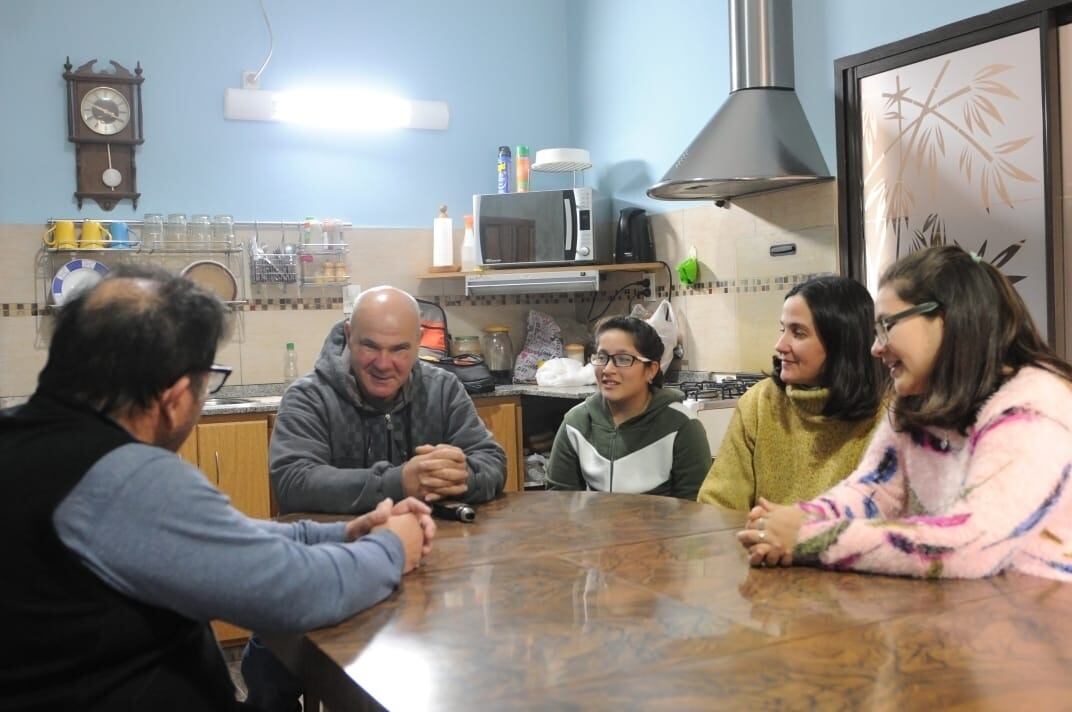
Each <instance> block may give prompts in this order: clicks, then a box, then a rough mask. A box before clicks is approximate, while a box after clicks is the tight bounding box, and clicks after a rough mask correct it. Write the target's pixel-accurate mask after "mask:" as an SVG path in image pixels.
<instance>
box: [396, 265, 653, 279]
mask: <svg viewBox="0 0 1072 712" xmlns="http://www.w3.org/2000/svg"><path fill="white" fill-rule="evenodd" d="M657 269H663V263H662V262H623V263H621V264H613V265H593V264H573V265H555V266H554V267H519V268H516V269H515V268H510V269H496V268H491V269H485V270H479V271H473V272H428V273H426V274H419V275H417V279H458V278H462V277H465V276H466V275H470V276H471V275H487V274H532V273H534V272H535V273H544V272H547V273H555V272H576V271H578V270H580V271H591V270H594V271H597V272H600V273H602V272H653V271H655V270H657Z"/></svg>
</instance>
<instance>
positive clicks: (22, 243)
mask: <svg viewBox="0 0 1072 712" xmlns="http://www.w3.org/2000/svg"><path fill="white" fill-rule="evenodd" d="M44 230H45V228H44V226H43V225H0V249H2V250H3V255H4V258H3V260H0V302H10V303H15V304H30V303H33V302H37V301H40V299H41V296H39V295H44V294H45V293H46V286H45V285H46V284H47V283H48V282H49V281H51V279H52V275H53V274H54V273H55V270H50V269H49V266H50V264H49V260H48V259H47V258H46V257H45V253H44V251H43V249H42V245H41V236H42V234H43V233H44ZM55 259H57V260H59V255H57V256H56V258H55ZM63 264H66V260H59V265H60V266H62V265H63ZM58 268H59V267H57V268H56V269H58Z"/></svg>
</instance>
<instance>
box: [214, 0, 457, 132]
mask: <svg viewBox="0 0 1072 712" xmlns="http://www.w3.org/2000/svg"><path fill="white" fill-rule="evenodd" d="M260 4H261V13H262V14H263V15H264V22H265V24H266V25H267V26H268V39H269V45H268V56H267V57H265V58H264V63H263V64H262V65H261V68H260V69H258V70H257V71H256V72H252V71H247V72H243V73H242V88H241V89H226V90H225V91H224V94H223V117H224V118H225V119H230V120H232V121H285V122H290V123H296V124H302V125H304V126H312V127H316V128H326V129H351V130H358V131H360V130H377V129H381V130H382V129H395V128H405V129H430V130H435V131H443V130H445V129H446V128H447V126H448V125H449V124H450V108H449V107H448V106H447V103H446V102H445V101H415V100H410V99H402V98H399V97H396V96H392V95H390V94H383V93H379V92H372V91H366V90H361V89H299V90H292V91H267V90H264V89H261V88H260V78H261V74H262V73H263V72H264V69H265V67H267V66H268V62H269V61H271V59H272V53H273V52H274V51H275V37H274V36H273V34H272V23H271V22H270V21H269V20H268V12H267V10H265V8H264V0H260Z"/></svg>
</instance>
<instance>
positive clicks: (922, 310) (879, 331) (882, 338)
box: [875, 302, 942, 346]
mask: <svg viewBox="0 0 1072 712" xmlns="http://www.w3.org/2000/svg"><path fill="white" fill-rule="evenodd" d="M941 307H942V305H941V304H939V303H938V302H923V303H922V304H917V305H916V306H914V307H909V308H908V309H905V310H904V311H899V312H897V313H896V314H891V315H889V316H884V317H881V318H879V319H875V340H876V341H878V342H879V343H880V344H882V345H883V346H885V345H886V344H888V343H890V329H892V328H893V327H894V326H895V325H896V324H897V322H899V321H901V320H903V319H907V318H908V317H910V316H918V315H919V314H930V313H931V312H933V311H936V310H938V309H940V308H941Z"/></svg>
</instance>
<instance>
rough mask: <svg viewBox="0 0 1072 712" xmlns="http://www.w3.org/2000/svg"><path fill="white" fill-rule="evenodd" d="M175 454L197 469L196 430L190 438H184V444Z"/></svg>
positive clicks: (195, 429)
mask: <svg viewBox="0 0 1072 712" xmlns="http://www.w3.org/2000/svg"><path fill="white" fill-rule="evenodd" d="M177 454H178V456H179V457H181V458H182V459H183V460H186V461H187V462H188V463H190V464H191V465H193V466H194V467H197V466H198V465H199V464H200V463H199V462H198V459H197V428H194V429H193V431H192V432H191V433H190V436H189V437H188V438H186V442H184V443H183V444H182V445H181V446H180V447H179V450H178V453H177ZM202 472H203V470H202ZM209 479H210V480H211V479H212V478H211V477H210V478H209ZM213 484H215V482H213Z"/></svg>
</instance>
